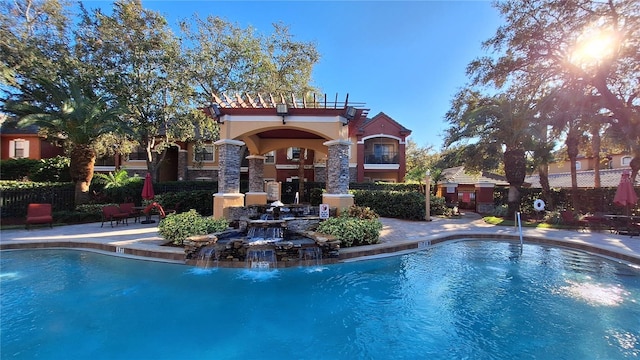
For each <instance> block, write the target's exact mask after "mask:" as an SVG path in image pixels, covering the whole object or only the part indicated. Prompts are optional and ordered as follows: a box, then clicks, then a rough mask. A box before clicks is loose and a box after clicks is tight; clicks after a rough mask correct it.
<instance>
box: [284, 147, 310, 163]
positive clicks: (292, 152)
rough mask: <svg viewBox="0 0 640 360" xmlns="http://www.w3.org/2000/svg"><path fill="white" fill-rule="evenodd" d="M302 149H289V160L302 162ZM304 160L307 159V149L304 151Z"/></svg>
mask: <svg viewBox="0 0 640 360" xmlns="http://www.w3.org/2000/svg"><path fill="white" fill-rule="evenodd" d="M300 150H301V149H300V148H297V147H290V148H288V149H287V159H288V160H300ZM304 158H305V159H306V158H307V149H304Z"/></svg>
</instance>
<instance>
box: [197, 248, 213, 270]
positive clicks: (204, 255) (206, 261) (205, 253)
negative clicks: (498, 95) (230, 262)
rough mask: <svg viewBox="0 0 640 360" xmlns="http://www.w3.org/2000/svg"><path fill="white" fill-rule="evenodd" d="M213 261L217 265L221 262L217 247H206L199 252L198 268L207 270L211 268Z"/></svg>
mask: <svg viewBox="0 0 640 360" xmlns="http://www.w3.org/2000/svg"><path fill="white" fill-rule="evenodd" d="M212 260H213V261H214V262H215V264H217V263H218V260H219V254H218V253H217V252H216V246H215V245H210V246H205V247H203V248H202V249H200V251H199V252H198V259H197V261H196V266H197V267H201V268H205V269H207V268H210V267H211V262H212Z"/></svg>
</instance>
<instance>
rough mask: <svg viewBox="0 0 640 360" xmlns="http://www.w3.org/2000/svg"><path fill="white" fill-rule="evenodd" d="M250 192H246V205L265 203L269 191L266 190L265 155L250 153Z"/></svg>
mask: <svg viewBox="0 0 640 360" xmlns="http://www.w3.org/2000/svg"><path fill="white" fill-rule="evenodd" d="M247 159H249V192H248V193H246V194H245V195H246V200H245V203H246V205H247V206H248V205H255V204H257V205H264V204H266V203H267V193H266V192H265V191H264V159H265V157H264V156H260V155H249V156H247Z"/></svg>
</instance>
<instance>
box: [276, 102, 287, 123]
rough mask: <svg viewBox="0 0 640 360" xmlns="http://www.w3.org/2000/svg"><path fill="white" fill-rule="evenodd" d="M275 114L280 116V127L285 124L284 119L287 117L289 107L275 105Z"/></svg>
mask: <svg viewBox="0 0 640 360" xmlns="http://www.w3.org/2000/svg"><path fill="white" fill-rule="evenodd" d="M276 114H278V115H280V116H282V125H284V124H286V122H285V121H284V117H285V116H287V115H289V107H288V106H287V104H276Z"/></svg>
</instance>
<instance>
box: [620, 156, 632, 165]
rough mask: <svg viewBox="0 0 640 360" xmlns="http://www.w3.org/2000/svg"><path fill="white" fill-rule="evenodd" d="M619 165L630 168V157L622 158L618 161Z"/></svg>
mask: <svg viewBox="0 0 640 360" xmlns="http://www.w3.org/2000/svg"><path fill="white" fill-rule="evenodd" d="M620 165H622V166H631V156H623V157H622V159H620Z"/></svg>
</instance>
